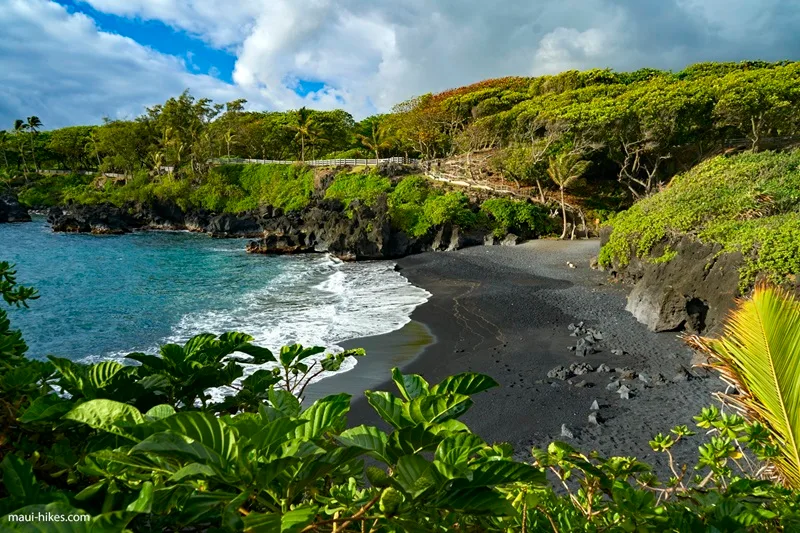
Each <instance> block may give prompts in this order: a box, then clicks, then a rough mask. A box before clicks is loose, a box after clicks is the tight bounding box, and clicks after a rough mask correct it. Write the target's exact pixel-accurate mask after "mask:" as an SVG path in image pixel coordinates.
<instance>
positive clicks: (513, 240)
mask: <svg viewBox="0 0 800 533" xmlns="http://www.w3.org/2000/svg"><path fill="white" fill-rule="evenodd" d="M518 243H519V237H517V236H516V235H514V234H513V233H509V234H508V235H506V236H505V238H504V239H503V240H502V241H501V242H500V244H501V245H502V246H516V245H517V244H518Z"/></svg>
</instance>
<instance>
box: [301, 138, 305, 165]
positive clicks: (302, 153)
mask: <svg viewBox="0 0 800 533" xmlns="http://www.w3.org/2000/svg"><path fill="white" fill-rule="evenodd" d="M300 160H301V161H302V162H303V163H305V162H306V139H305V137H303V136H302V135H301V136H300Z"/></svg>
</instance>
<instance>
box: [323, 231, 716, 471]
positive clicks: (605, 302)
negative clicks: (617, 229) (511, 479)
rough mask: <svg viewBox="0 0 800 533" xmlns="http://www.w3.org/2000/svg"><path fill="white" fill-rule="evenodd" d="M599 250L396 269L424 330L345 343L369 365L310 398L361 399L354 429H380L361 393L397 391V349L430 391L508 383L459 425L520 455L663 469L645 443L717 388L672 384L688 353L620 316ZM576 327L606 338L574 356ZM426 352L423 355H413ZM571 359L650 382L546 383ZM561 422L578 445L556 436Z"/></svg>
mask: <svg viewBox="0 0 800 533" xmlns="http://www.w3.org/2000/svg"><path fill="white" fill-rule="evenodd" d="M598 247H599V243H598V241H571V242H570V241H566V242H565V241H551V240H540V241H531V242H528V243H525V244H523V245H520V246H515V247H505V246H494V247H475V248H468V249H465V250H461V251H457V252H447V253H426V254H421V255H416V256H411V257H407V258H404V259H402V260H400V261H398V269H399V270H400V271H401V272H402V273H403V275H404V276H406V277H407V278H408V279H409V281H411V283H413V284H414V285H417V286H419V287H422V288H425V289H426V290H428V291H429V292H431V293H432V296H431V298H430V300H429V301H428V302H427V303H425V304H424V305H422V306H420V307H418V308H417V309H416V310H415V311H414V313H413V314H412V319H413V321H414V322H412V323H411V324H417V323H419V324H424V325H425V326H426V328H422V329H420V328H419V326H418V325H415V326H412V327H411V328H410V329H408V327H407V328H404V329H403V330H399V331H397V332H393V333H390V334H388V335H381V336H376V337H370V338H364V339H356V340H354V341H350V342H348V343H346V344H345V347H348V348H349V347H354V346H361V347H364V348H365V349H366V350H367V353H368V356H367V358H365V359H364V360H362V361H359V363H358V365H357V366H356V368H355V369H354V370H352V371H350V372H347V373H345V374H342V375H340V376H336V377H333V378H330V379H326V380H323V381H322V382H320V383H319V384H315V385H314V386H312V387H311V390H310V391H309V394H311V395H314V396H317V395H321V394H329V393H332V392H350V393H352V394H354V398H355V399H354V402H353V407H352V412H351V415H350V423H351V424H353V425H358V424H362V423H368V424H379V419H378V417H377V415H375V414H374V411H373V410H372V408H371V407H370V406H369V404H368V403H367V402H366V400H365V399H364V397H363V391H364V390H365V389H372V390H389V391H392V392H394V393H396V392H397V391H396V389H395V387H394V384H393V383H391V382H390V381H388V378H389V371H388V368H390V367H391V366H394V363H387V360H386V358H387V357H390V356H391V355H392V354H398V353H399V355H395V356H396V357H398V359H396V361H397V362H399V363H400V364H398V365H397V366H400V368H402V370H403V371H404V372H406V373H417V374H421V375H422V376H423V377H425V379H427V380H428V381H429V382H431V383H436V382H438V381H439V380H441V379H442V378H444V377H446V376H448V375H451V374H456V373H459V372H465V371H472V372H481V373H485V374H488V375H490V376H492V377H493V378H494V379H495V380H497V381H498V383H500V384H501V387H499V388H497V389H494V390H492V391H489V392H486V393H483V394H480V395H477V396H476V397H475V398H474V399H475V405H474V406H473V407H472V409H471V410H470V411H469V412H468V413H467V414H466V415H465V416H464V417H463V418H462V420H463V421H464V422H465V423H467V424H468V425H469V426H470V428H471V429H472V430H473V431H475V432H476V433H478V434H479V435H480V436H482V437H483V438H484V439H486V440H487V441H490V442H492V441H503V442H510V443H511V444H512V445H514V447H515V450H516V452H517V454H518V455H519V456H520V457H529V450H530V447H531V446H546V445H547V444H548V443H549V442H550V441H552V440H555V439H558V440H564V441H566V442H569V443H571V444H573V445H575V446H576V447H578V448H580V449H581V450H583V451H586V452H588V451H590V450H598V451H599V452H600V453H601V454H603V455H607V456H608V455H635V456H637V457H639V458H642V459H647V460H648V461H650V462H653V463H655V464H657V465H659V466H662V467H663V464H664V463H663V461H662V460H661V457H660V456H657V455H656V454H654V453H653V452H652V451H651V450H650V448H649V445H648V441H649V440H650V439H652V437H653V435H655V434H656V433H658V432H666V431H669V429H670V428H671V427H673V426H674V425H677V424H687V425H689V426H690V427H692V416H694V415H695V414H697V413H698V412H699V411H700V409H701V408H702V407H703V406H705V405H708V404H710V403H712V402H713V401H714V400H713V399H712V397H711V393H712V392H713V391H715V390H719V389H720V388H721V386H722V382H721V381H719V380H718V379H717V378H714V377H708V376H700V374H701V373H698V372H696V371H693V372H694V373H695V374H697V375H698V377H697V378H695V379H690V380H688V381H677V382H675V381H673V378H675V376H676V374H679V373H680V372H681V369H682V368H685V369H691V358H692V353H691V351H690V350H689V349H688V348H687V347H686V346H685V345H684V344H683V342H682V341H681V340H680V339H679V338H678V336H677V334H676V333H658V334H657V333H652V332H650V331H648V330H647V328H646V327H645V326H643V325H642V324H639V323H638V322H637V321H636V320H635V319H634V318H633V317H632V316H631V315H630V314H629V313H627V312H626V311H625V309H624V308H625V296H626V293H627V290H628V288H627V287H624V286H620V285H618V284H615V283H613V282H611V281H610V280H609V279H608V276H607V274H605V273H603V272H598V271H594V270H591V269H590V268H589V266H588V265H589V259H590V258H591V257H592V256H594V255H596V254H597V250H598ZM567 262H571V263H573V264H574V265H575V266H576V268H570V267H568V265H567ZM580 321H584V322H585V324H586V326H588V327H591V328H595V329H596V330H598V331H600V332H601V333H602V334H603V337H604V338H603V340H602V342H601V343H600V345H599V348H600V352H599V353H595V354H592V355H590V356H588V357H579V356H577V355H576V354H575V352H573V351H569V350H568V346H570V345H572V346H574V345H575V343H576V338H575V337H571V336H570V330H569V329H568V327H567V326H568V325H569V324H571V323H577V322H580ZM427 331H429V332H430V333H431V334H432V336H433V338H435V341H434V342H433V343H429V342H430V338H428V337H426V336H425V335H426V332H427ZM420 346H425V347H424V348H423V349H422V351H421V353H420V354H419V355H418V356H416V357H414V353H416V352H418V351H419V350H418V349H419V347H420ZM612 350H623V351H624V354H622V355H613V354H612V353H611V351H612ZM369 360H372V361H371V363H368V361H369ZM572 363H589V364H590V365H592V366H593V367H595V368H597V367H598V366H599V365H600V364H602V363H605V364H606V365H608V366H609V367H611V368H612V369H621V368H628V369H630V370H633V371H634V372H636V373H637V374H638V373H644V374H645V379H648V378H649V379H650V383H645V382H644V381H642V380H641V379H639V378H638V377H634V379H632V380H623V381H622V383H625V384H627V385H628V387H629V388H631V389H633V392H632V393H631V398H630V399H621V398H620V396H619V395H618V394H616V393H615V392H613V391H609V390H607V389H606V385H608V384H609V383H610V382H611V381H612V380H614V379H619V377H620V373H619V372H611V373H603V372H590V373H588V374H584V375H580V376H577V377H574V378H571V379H570V380H569V381H562V380H559V379H550V378H548V377H547V373H548V371H549V370H550V369H552V368H554V367H556V366H559V365H564V366H567V367H568V366H569V365H570V364H572ZM381 374H382V377H381ZM659 375H661V376H663V379H659ZM581 381H585V384H580V382H581ZM658 382H660V383H661V384H658ZM579 384H580V385H584V386H579ZM594 400H597V402H598V404H599V405H600V411H599V414H600V417H599V418H600V420H601V422H600V424H599V425H594V424H591V423H590V422H589V420H588V416H589V414H590V413H591V410H590V406H591V404H592V402H593V401H594ZM562 424H565V425H566V426H567V428H568V429H569V430H570V431H571V432H572V433H573V435H574V437H573V438H571V439H570V438H564V437H562V436H561V428H562ZM684 454H687V456H688V457H692V456H696V450H695V444H693V443H692V442H691V440H690V441H688V442H686V443H684V444H682V445H681V446H679V449H678V450H676V455H677V458H678V459H679V460H680V459H681V458H682V456H684Z"/></svg>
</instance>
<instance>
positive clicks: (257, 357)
mask: <svg viewBox="0 0 800 533" xmlns="http://www.w3.org/2000/svg"><path fill="white" fill-rule="evenodd" d="M236 351H237V352H242V353H244V354H247V355H249V356H251V357H252V358H253V360H252V361H250V363H251V364H254V365H263V364H264V363H273V362H275V356H274V355H273V353H272V352H271V351H270V350H268V349H267V348H262V347H261V346H255V345H253V344H250V343H245V344H240V345H239V346H237V347H236Z"/></svg>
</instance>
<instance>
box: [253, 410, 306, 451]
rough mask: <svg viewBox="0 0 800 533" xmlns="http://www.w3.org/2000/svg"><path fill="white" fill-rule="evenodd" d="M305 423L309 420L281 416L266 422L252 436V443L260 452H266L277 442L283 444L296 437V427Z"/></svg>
mask: <svg viewBox="0 0 800 533" xmlns="http://www.w3.org/2000/svg"><path fill="white" fill-rule="evenodd" d="M303 424H308V421H307V420H295V419H292V418H279V419H277V420H274V421H272V422H268V423H267V424H264V425H263V426H262V428H261V429H260V430H259V431H258V433H256V434H255V435H253V436H252V437H251V438H250V443H251V444H252V445H253V448H255V449H256V450H258V451H259V452H260V453H266V452H267V450H269V449H270V448H272V447H273V446H275V445H276V444H281V443H283V442H285V441H286V440H288V439H289V438H294V436H295V429H297V428H298V427H299V426H302V425H303Z"/></svg>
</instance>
